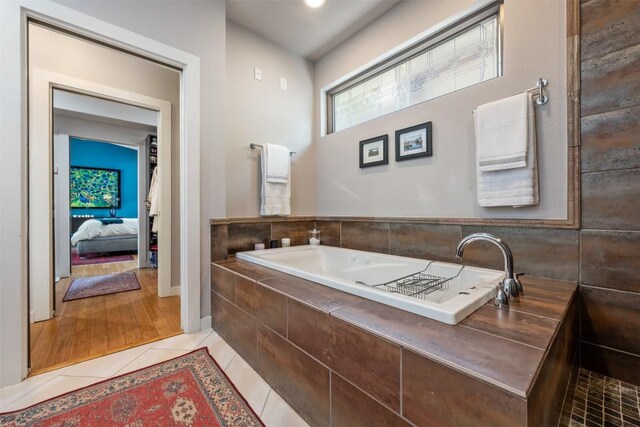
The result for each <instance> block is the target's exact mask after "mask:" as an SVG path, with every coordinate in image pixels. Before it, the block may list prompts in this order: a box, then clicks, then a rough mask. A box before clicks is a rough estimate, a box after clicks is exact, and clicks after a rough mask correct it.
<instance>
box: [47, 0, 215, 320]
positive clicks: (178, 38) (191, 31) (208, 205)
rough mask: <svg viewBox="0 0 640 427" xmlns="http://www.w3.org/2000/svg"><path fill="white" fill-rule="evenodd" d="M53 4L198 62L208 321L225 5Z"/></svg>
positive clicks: (71, 0) (107, 0) (80, 0)
mask: <svg viewBox="0 0 640 427" xmlns="http://www.w3.org/2000/svg"><path fill="white" fill-rule="evenodd" d="M55 1H56V2H58V3H61V4H63V5H65V6H67V7H70V8H72V9H75V10H78V11H79V12H83V13H86V14H88V15H92V16H94V17H96V18H98V19H101V20H103V21H106V22H110V23H112V24H114V25H118V26H120V27H122V28H125V29H127V30H130V31H133V32H135V33H138V34H141V35H143V36H146V37H149V38H151V39H154V40H157V41H160V42H162V43H165V44H167V45H170V46H173V47H176V48H178V49H181V50H184V51H186V52H189V53H191V54H193V55H197V56H198V57H200V72H201V75H200V97H201V98H200V99H201V101H200V115H201V120H200V164H201V169H200V179H201V187H200V194H201V197H200V209H201V230H202V233H201V239H202V240H201V241H200V248H201V255H200V260H201V263H200V264H201V268H200V280H201V295H202V298H201V306H202V316H206V315H208V314H209V313H210V312H211V310H210V308H209V300H210V298H209V295H210V291H209V289H210V287H209V259H210V254H209V247H210V242H209V234H210V233H209V219H210V218H212V217H221V216H225V215H226V207H225V200H226V197H225V194H226V186H225V180H226V176H225V155H224V152H225V141H224V134H225V132H224V128H225V104H224V102H225V75H226V67H225V19H226V17H225V3H224V2H222V1H211V2H204V1H202V2H201V1H166V0H159V1H126V2H123V1H116V0H104V1H84V0H55ZM174 194H175V193H174Z"/></svg>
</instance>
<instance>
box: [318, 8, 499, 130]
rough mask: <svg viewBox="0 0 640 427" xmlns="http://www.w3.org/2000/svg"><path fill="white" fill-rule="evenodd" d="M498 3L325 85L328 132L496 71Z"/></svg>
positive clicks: (494, 74)
mask: <svg viewBox="0 0 640 427" xmlns="http://www.w3.org/2000/svg"><path fill="white" fill-rule="evenodd" d="M500 7H501V3H500V2H494V3H492V4H490V5H488V6H487V7H485V8H484V9H481V10H479V11H476V12H475V13H474V14H473V15H472V16H467V17H466V18H465V19H464V20H458V21H457V22H455V23H453V24H452V25H449V26H447V27H446V28H444V29H442V30H440V31H438V32H436V33H432V34H430V35H429V36H428V37H427V38H425V39H423V40H422V41H420V42H418V43H416V44H414V45H412V46H410V47H408V48H407V49H405V50H403V51H401V52H400V53H398V54H396V55H394V56H393V57H391V58H388V59H386V60H385V61H383V62H381V63H378V64H376V65H374V66H373V67H371V68H369V69H367V70H365V71H364V72H362V73H360V74H359V75H357V76H355V77H354V78H352V79H350V80H348V81H346V82H344V83H341V84H340V85H338V86H336V87H334V88H332V89H330V90H329V91H328V92H327V110H328V113H329V114H328V127H327V129H328V133H332V132H337V131H340V130H343V129H347V128H349V127H351V126H355V125H357V124H359V123H362V122H365V121H367V120H371V119H375V118H376V117H380V116H383V115H385V114H388V113H392V112H394V111H398V110H402V109H403V108H407V107H411V106H412V105H415V104H418V103H420V102H424V101H428V100H429V99H433V98H436V97H438V96H442V95H445V94H447V93H451V92H454V91H457V90H460V89H463V88H465V87H469V86H472V85H475V84H477V83H481V82H483V81H486V80H490V79H493V78H495V77H498V76H500V75H501V74H502V59H501V48H500V47H501V44H500V43H501V40H500V38H501V35H500V32H501V31H500V28H501V25H500Z"/></svg>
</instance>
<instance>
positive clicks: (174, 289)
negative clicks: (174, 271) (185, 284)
mask: <svg viewBox="0 0 640 427" xmlns="http://www.w3.org/2000/svg"><path fill="white" fill-rule="evenodd" d="M174 295H178V296H180V286H179V285H178V286H172V287H171V290H170V291H169V295H168V296H170V297H172V296H174Z"/></svg>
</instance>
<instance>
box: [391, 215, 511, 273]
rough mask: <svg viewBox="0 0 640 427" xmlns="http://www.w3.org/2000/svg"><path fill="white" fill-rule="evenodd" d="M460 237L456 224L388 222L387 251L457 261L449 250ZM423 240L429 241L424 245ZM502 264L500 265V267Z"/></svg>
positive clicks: (435, 259)
mask: <svg viewBox="0 0 640 427" xmlns="http://www.w3.org/2000/svg"><path fill="white" fill-rule="evenodd" d="M461 239H462V230H461V229H460V227H459V226H456V225H444V224H416V223H413V224H412V223H390V224H389V253H390V254H393V255H399V256H406V257H409V258H419V259H429V260H433V261H445V262H458V259H457V258H456V256H455V254H454V253H453V252H452V251H451V250H450V249H451V248H455V247H456V246H457V245H458V242H460V240H461ZM425 242H429V244H428V245H425ZM502 268H503V266H501V267H500V269H502Z"/></svg>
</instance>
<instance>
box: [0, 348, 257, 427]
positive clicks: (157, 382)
mask: <svg viewBox="0 0 640 427" xmlns="http://www.w3.org/2000/svg"><path fill="white" fill-rule="evenodd" d="M0 425H2V426H11V427H18V426H34V425H35V426H139V427H142V426H167V427H168V426H193V427H197V426H263V425H264V424H262V422H261V421H260V419H259V418H258V416H257V415H256V414H255V413H254V412H253V410H252V409H251V407H250V406H249V404H248V403H247V402H246V401H245V400H244V398H243V397H242V396H241V395H240V393H238V391H237V390H236V388H235V387H234V385H233V383H232V382H231V381H230V380H229V378H228V377H227V376H226V375H225V373H224V372H223V371H222V369H221V368H220V366H219V365H218V364H217V363H216V362H215V360H213V358H212V357H211V356H210V355H209V352H208V351H207V349H206V348H201V349H198V350H195V351H193V352H191V353H188V354H185V355H183V356H180V357H176V358H175V359H172V360H169V361H166V362H162V363H158V364H157V365H153V366H150V367H148V368H144V369H141V370H139V371H135V372H132V373H129V374H125V375H121V376H119V377H116V378H111V379H108V380H106V381H103V382H100V383H97V384H94V385H90V386H88V387H85V388H82V389H79V390H76V391H72V392H70V393H66V394H63V395H61V396H59V397H55V398H53V399H49V400H46V401H44V402H41V403H38V404H35V405H33V406H30V407H28V408H26V409H22V410H20V411H15V412H8V413H5V414H0Z"/></svg>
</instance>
